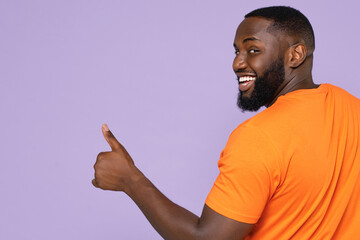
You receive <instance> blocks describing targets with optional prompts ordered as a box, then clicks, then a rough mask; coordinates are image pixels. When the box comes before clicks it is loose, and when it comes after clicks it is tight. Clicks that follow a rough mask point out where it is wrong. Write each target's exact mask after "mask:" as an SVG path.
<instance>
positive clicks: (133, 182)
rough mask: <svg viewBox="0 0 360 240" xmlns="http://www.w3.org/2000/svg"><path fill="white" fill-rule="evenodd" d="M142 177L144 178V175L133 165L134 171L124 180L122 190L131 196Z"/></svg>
mask: <svg viewBox="0 0 360 240" xmlns="http://www.w3.org/2000/svg"><path fill="white" fill-rule="evenodd" d="M144 179H146V177H145V175H144V174H143V173H142V172H141V171H140V170H139V169H138V168H137V167H136V166H134V172H133V173H132V174H131V176H130V177H129V178H127V179H126V180H124V192H125V193H126V194H127V195H129V196H130V197H131V195H133V193H134V191H135V190H136V189H137V188H138V187H139V186H140V185H141V182H143V180H144Z"/></svg>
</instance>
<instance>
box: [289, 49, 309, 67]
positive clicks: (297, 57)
mask: <svg viewBox="0 0 360 240" xmlns="http://www.w3.org/2000/svg"><path fill="white" fill-rule="evenodd" d="M287 52H288V54H287V56H288V64H289V67H291V68H297V67H298V66H300V65H301V64H302V63H303V62H304V61H305V59H306V47H305V45H304V44H303V43H297V44H295V45H292V46H291V47H290V48H289V49H288V51H287Z"/></svg>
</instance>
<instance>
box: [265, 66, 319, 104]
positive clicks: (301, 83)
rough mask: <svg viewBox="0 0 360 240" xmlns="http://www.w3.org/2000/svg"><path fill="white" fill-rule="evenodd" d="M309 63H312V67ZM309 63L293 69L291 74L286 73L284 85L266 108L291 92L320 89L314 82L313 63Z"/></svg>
mask: <svg viewBox="0 0 360 240" xmlns="http://www.w3.org/2000/svg"><path fill="white" fill-rule="evenodd" d="M309 62H311V65H310V66H309V64H310V63H309ZM309 62H308V63H306V61H305V62H304V64H303V65H302V66H299V68H296V69H291V71H290V72H289V74H286V73H285V81H284V83H283V84H282V85H281V86H280V87H279V89H278V91H277V92H276V93H275V95H274V97H273V98H272V100H271V101H270V102H269V103H268V104H266V105H265V106H266V107H270V106H271V105H273V104H274V103H275V102H276V100H277V99H278V98H279V97H280V96H282V95H285V94H287V93H289V92H293V91H296V90H299V89H312V88H318V87H319V85H318V84H315V83H314V81H313V78H312V74H311V67H312V61H309Z"/></svg>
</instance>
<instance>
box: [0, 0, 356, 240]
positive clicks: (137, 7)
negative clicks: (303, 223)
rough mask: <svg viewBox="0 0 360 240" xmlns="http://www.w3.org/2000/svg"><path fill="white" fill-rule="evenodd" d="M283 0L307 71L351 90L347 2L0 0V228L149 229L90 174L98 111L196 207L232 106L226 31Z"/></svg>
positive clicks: (24, 235)
mask: <svg viewBox="0 0 360 240" xmlns="http://www.w3.org/2000/svg"><path fill="white" fill-rule="evenodd" d="M270 5H291V6H293V7H295V8H298V9H299V10H301V11H302V12H303V13H304V14H305V15H306V16H307V17H308V18H309V20H310V22H311V23H312V25H313V27H314V30H315V35H316V50H315V61H314V71H313V73H314V74H313V75H314V79H315V82H317V83H325V82H328V83H332V84H335V85H338V86H340V87H342V88H344V89H346V90H348V91H349V92H350V93H352V94H354V95H356V96H358V97H359V96H360V78H359V76H358V71H357V70H358V68H359V60H358V57H359V56H360V47H359V44H358V43H359V42H360V33H359V31H358V28H359V23H360V14H359V11H358V10H359V9H360V4H359V3H358V2H357V1H355V0H354V1H314V0H311V1H310V0H302V1H277V0H269V1H235V0H232V1H190V0H188V1H165V0H163V1H145V0H143V1H138V0H135V1H114V0H112V1H95V0H82V1H79V0H72V1H69V0H68V1H63V0H62V1H60V0H56V1H45V0H33V1H25V0H23V1H17V0H7V1H6V0H1V1H0V29H1V37H0V107H1V118H0V121H1V134H0V143H1V145H0V146H1V168H0V187H1V197H0V239H14V240H22V239H24V240H25V239H26V240H28V239H31V240H48V239H52V240H60V239H61V240H63V239H67V240H77V239H86V240H92V239H94V240H95V239H108V240H112V239H114V240H115V239H125V240H128V239H149V240H152V239H161V237H160V236H159V235H158V234H157V233H156V232H155V230H153V229H152V227H151V225H150V224H149V223H148V222H147V220H146V219H145V217H143V215H142V213H141V212H140V211H139V210H138V208H137V207H136V205H135V204H134V203H133V202H132V201H131V200H130V199H129V198H128V197H127V196H126V195H125V194H123V193H119V192H108V191H107V192H105V191H102V190H99V189H95V188H94V187H93V186H92V185H91V180H92V178H93V174H94V171H93V164H94V162H95V159H96V156H97V154H98V153H99V152H101V151H106V150H109V147H108V145H107V143H106V141H105V140H104V139H103V137H102V133H101V124H102V123H108V124H109V126H110V129H112V131H113V133H114V134H115V136H117V138H118V139H119V140H120V141H121V142H122V143H123V144H124V145H125V146H126V148H127V149H128V151H129V152H130V154H131V155H132V157H133V158H134V160H135V162H136V164H137V166H138V167H139V168H140V169H141V170H142V171H143V172H144V173H145V174H146V175H147V176H148V177H149V178H150V179H151V180H152V182H153V183H154V184H155V185H156V186H157V187H158V188H159V189H160V190H161V191H162V192H163V193H164V194H165V195H167V196H168V197H169V198H170V199H172V200H173V201H174V202H176V203H178V204H180V205H182V206H184V207H185V208H187V209H189V210H191V211H193V212H194V213H195V214H198V215H199V214H200V213H201V210H202V207H203V204H204V200H205V198H206V196H207V193H208V192H209V190H210V189H211V187H212V184H213V182H214V180H215V178H216V176H217V173H218V169H217V161H218V158H219V155H220V152H221V150H222V148H223V147H224V146H225V144H226V141H227V138H228V136H229V134H230V133H231V131H232V130H233V129H234V128H235V127H236V126H237V125H238V124H240V123H241V122H243V121H244V120H246V119H247V118H249V117H251V116H252V115H253V114H249V113H246V114H244V113H242V112H241V111H240V110H238V109H237V107H236V95H237V91H238V90H237V84H236V81H235V75H234V73H233V72H232V68H231V65H232V60H233V57H234V50H233V47H232V43H233V37H234V34H235V30H236V27H237V25H238V24H239V23H240V22H241V21H242V19H243V15H244V14H246V13H247V12H249V11H251V10H253V9H255V8H258V7H263V6H270Z"/></svg>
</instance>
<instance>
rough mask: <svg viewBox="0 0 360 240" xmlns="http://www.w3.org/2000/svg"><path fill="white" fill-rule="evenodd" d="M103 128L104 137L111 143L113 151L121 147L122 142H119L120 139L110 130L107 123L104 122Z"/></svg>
mask: <svg viewBox="0 0 360 240" xmlns="http://www.w3.org/2000/svg"><path fill="white" fill-rule="evenodd" d="M101 130H102V132H103V135H104V138H105V139H106V141H107V142H108V143H109V145H110V147H111V149H112V150H113V151H114V150H117V149H120V148H121V144H120V143H119V142H118V140H117V139H116V138H115V136H114V135H113V134H112V132H111V131H110V129H109V127H108V125H107V124H103V125H102V127H101Z"/></svg>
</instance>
